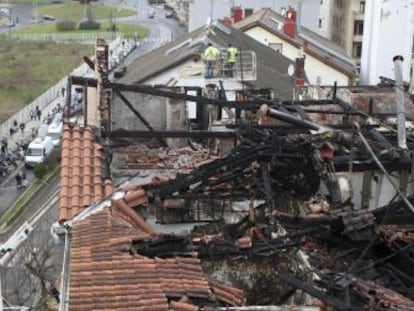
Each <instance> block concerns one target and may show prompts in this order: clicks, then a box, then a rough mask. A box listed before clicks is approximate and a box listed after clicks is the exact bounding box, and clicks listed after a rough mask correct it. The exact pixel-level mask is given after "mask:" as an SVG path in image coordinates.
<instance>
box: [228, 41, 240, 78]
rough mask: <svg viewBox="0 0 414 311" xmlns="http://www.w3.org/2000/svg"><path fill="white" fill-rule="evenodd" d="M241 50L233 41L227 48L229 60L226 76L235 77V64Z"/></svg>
mask: <svg viewBox="0 0 414 311" xmlns="http://www.w3.org/2000/svg"><path fill="white" fill-rule="evenodd" d="M238 55H239V51H237V48H235V47H234V46H233V45H232V44H231V43H229V46H228V48H227V60H226V76H228V77H233V74H234V64H235V63H236V59H237V56H238Z"/></svg>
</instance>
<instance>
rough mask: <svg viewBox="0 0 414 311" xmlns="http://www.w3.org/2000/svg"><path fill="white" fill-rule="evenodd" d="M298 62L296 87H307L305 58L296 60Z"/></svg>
mask: <svg viewBox="0 0 414 311" xmlns="http://www.w3.org/2000/svg"><path fill="white" fill-rule="evenodd" d="M295 62H296V70H295V73H296V77H295V85H296V86H304V85H305V58H304V57H303V56H302V57H297V58H296V59H295Z"/></svg>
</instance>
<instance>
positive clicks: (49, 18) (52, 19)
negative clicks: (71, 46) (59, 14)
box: [42, 15, 56, 21]
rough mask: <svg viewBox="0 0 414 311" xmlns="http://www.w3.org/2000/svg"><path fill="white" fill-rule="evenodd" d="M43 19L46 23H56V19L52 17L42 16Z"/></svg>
mask: <svg viewBox="0 0 414 311" xmlns="http://www.w3.org/2000/svg"><path fill="white" fill-rule="evenodd" d="M42 18H43V20H45V21H54V20H56V17H54V16H52V15H42Z"/></svg>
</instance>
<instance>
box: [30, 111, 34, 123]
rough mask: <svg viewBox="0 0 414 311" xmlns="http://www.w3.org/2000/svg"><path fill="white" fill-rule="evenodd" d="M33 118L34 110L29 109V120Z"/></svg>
mask: <svg viewBox="0 0 414 311" xmlns="http://www.w3.org/2000/svg"><path fill="white" fill-rule="evenodd" d="M34 118H35V115H34V111H33V109H30V120H31V121H33V119H34Z"/></svg>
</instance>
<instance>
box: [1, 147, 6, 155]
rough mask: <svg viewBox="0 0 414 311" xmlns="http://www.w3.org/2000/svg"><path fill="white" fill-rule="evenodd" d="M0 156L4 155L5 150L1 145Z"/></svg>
mask: <svg viewBox="0 0 414 311" xmlns="http://www.w3.org/2000/svg"><path fill="white" fill-rule="evenodd" d="M1 154H2V155H5V154H6V148H5V147H4V145H1Z"/></svg>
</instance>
